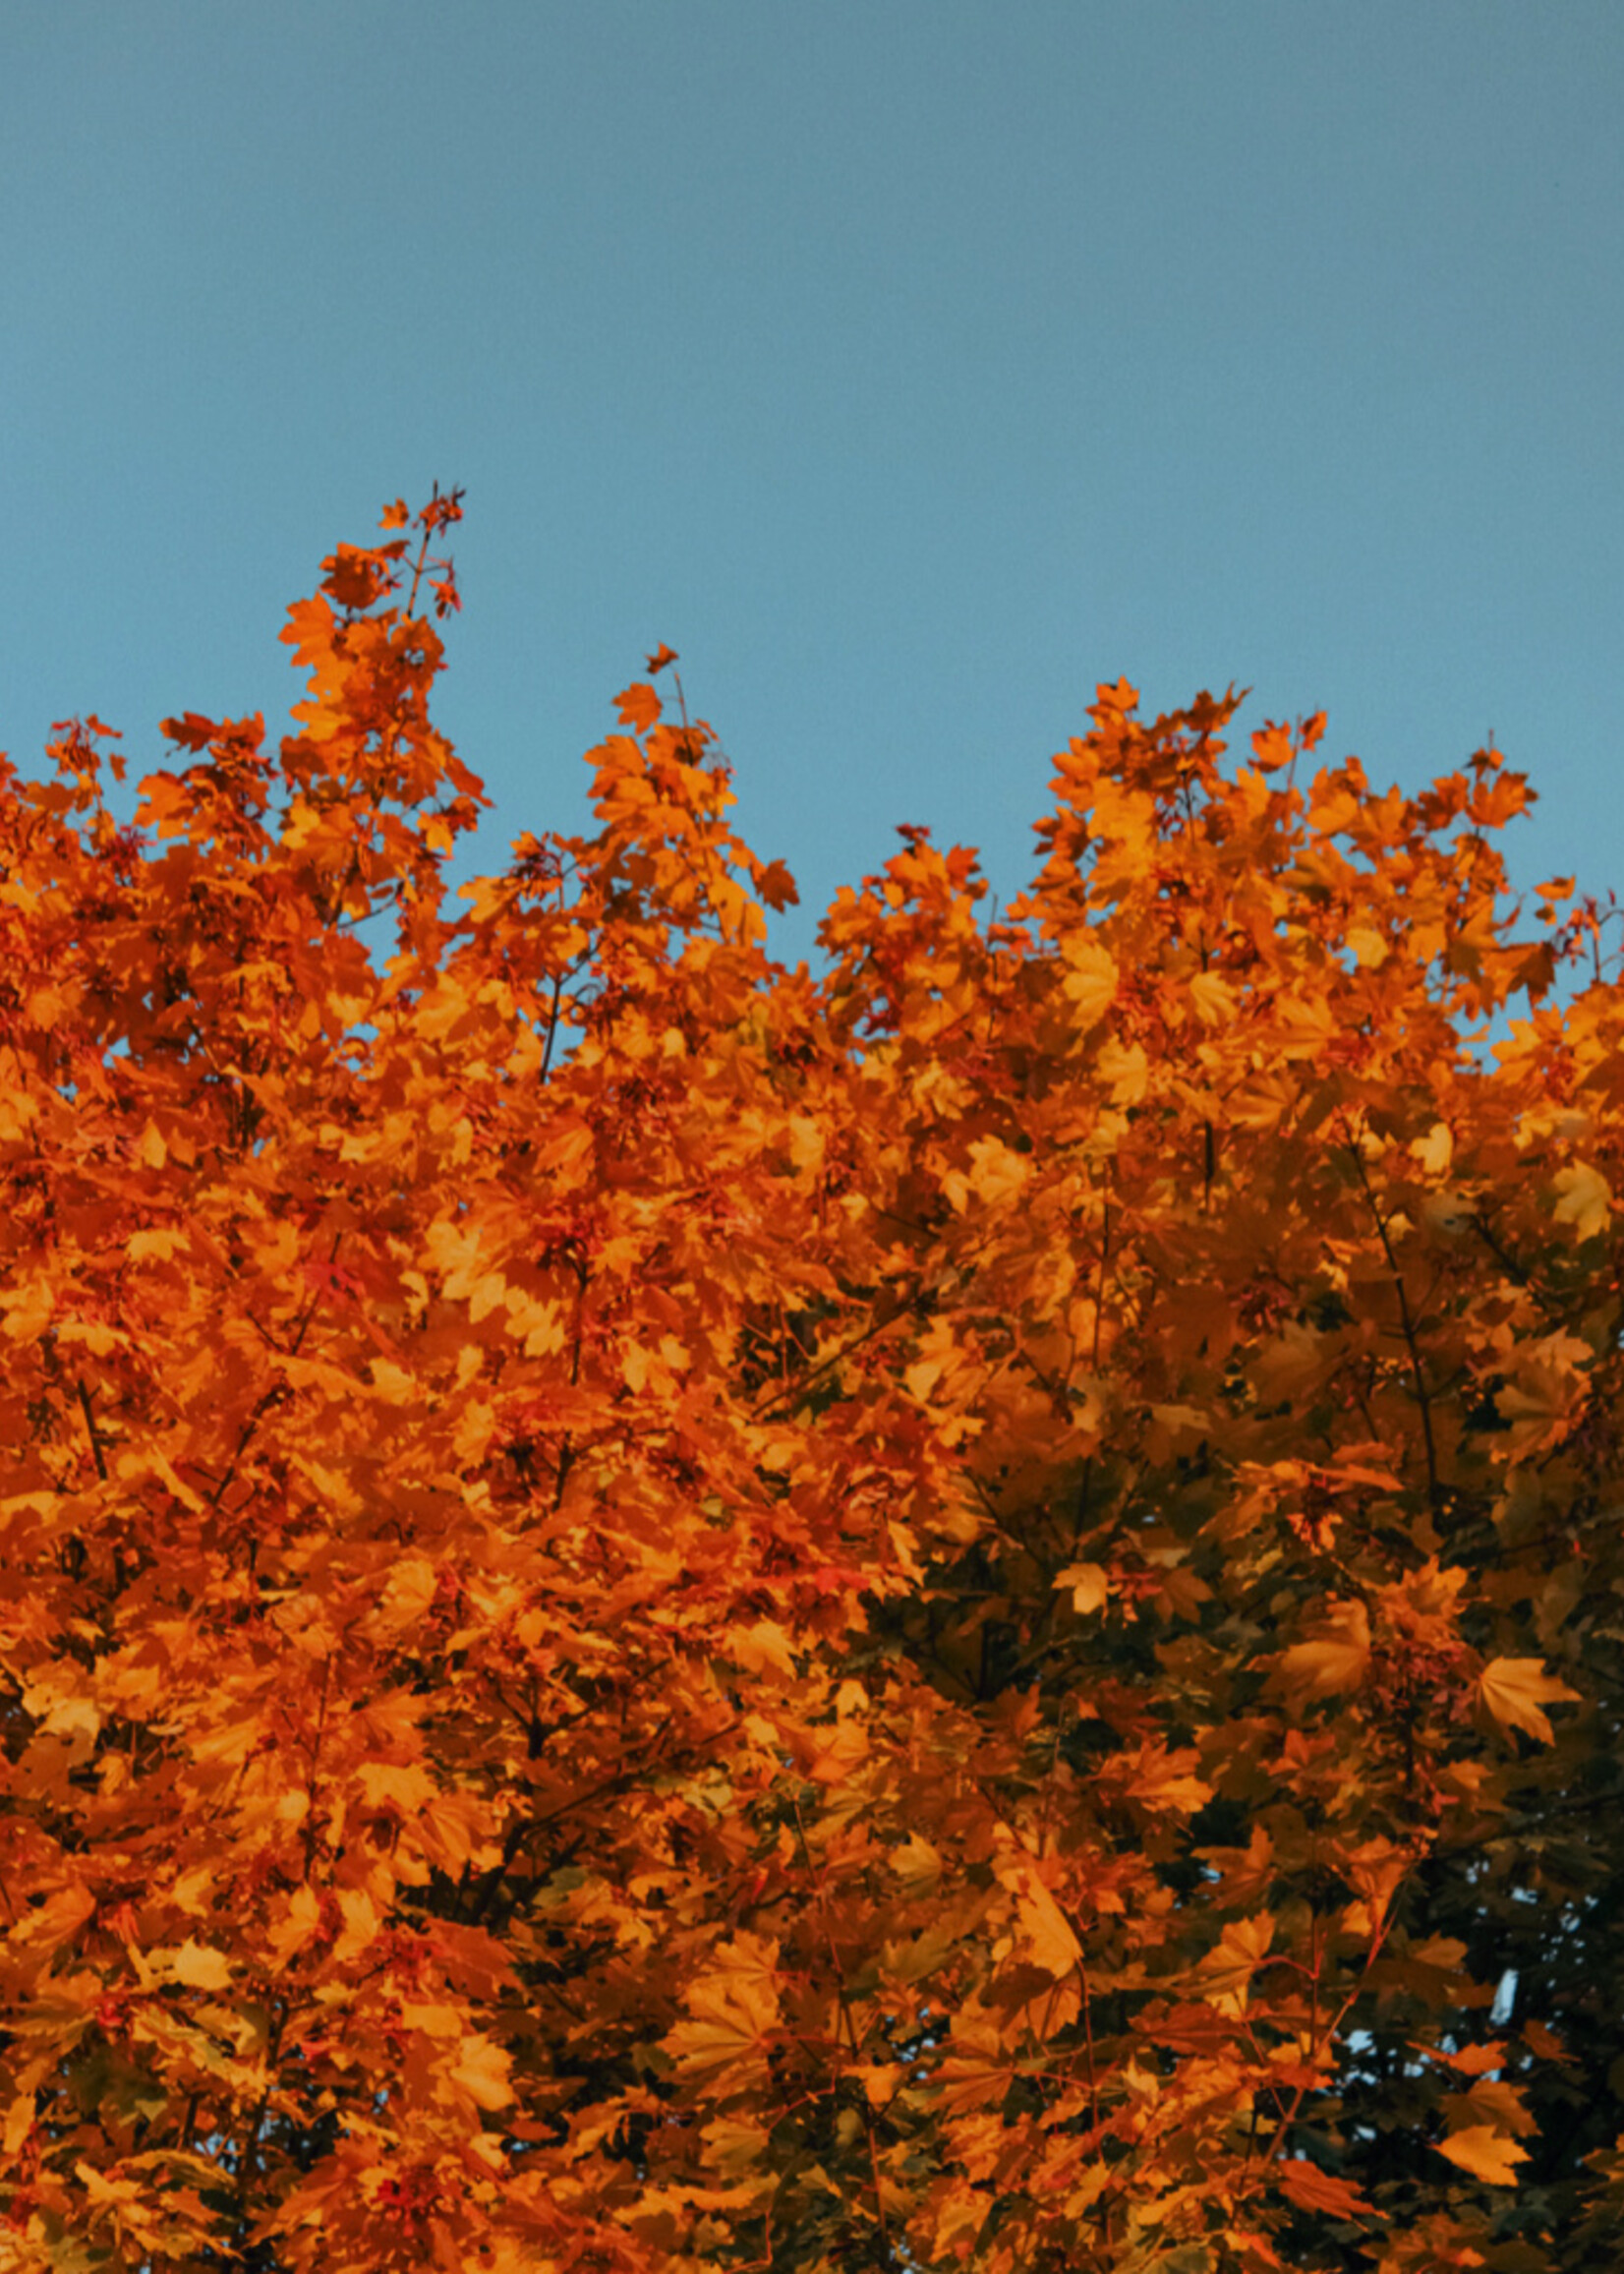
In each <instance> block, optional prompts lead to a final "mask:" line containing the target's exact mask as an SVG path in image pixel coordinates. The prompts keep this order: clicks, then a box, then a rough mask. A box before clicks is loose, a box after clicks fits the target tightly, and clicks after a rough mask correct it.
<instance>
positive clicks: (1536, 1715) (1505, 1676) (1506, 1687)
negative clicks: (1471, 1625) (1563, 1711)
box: [1478, 1659, 1579, 1745]
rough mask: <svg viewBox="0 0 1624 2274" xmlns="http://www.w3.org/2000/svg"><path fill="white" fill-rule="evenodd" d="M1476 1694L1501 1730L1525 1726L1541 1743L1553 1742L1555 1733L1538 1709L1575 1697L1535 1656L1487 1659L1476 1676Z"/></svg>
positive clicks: (1574, 1693) (1571, 1699)
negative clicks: (1528, 1657)
mask: <svg viewBox="0 0 1624 2274" xmlns="http://www.w3.org/2000/svg"><path fill="white" fill-rule="evenodd" d="M1478 1695H1479V1698H1480V1699H1481V1700H1482V1702H1483V1704H1484V1706H1485V1707H1486V1708H1487V1709H1488V1711H1489V1713H1490V1714H1492V1715H1493V1717H1494V1719H1495V1720H1496V1721H1498V1722H1499V1724H1500V1726H1501V1728H1502V1729H1526V1730H1527V1731H1528V1733H1529V1735H1530V1736H1531V1737H1537V1738H1538V1740H1539V1742H1540V1744H1541V1745H1550V1744H1554V1742H1555V1739H1556V1732H1555V1730H1554V1729H1553V1728H1552V1727H1551V1725H1550V1722H1549V1720H1547V1719H1546V1717H1545V1715H1544V1714H1543V1713H1541V1711H1540V1708H1541V1707H1542V1706H1549V1705H1554V1704H1557V1703H1559V1702H1571V1703H1577V1702H1578V1699H1579V1692H1578V1691H1577V1690H1570V1689H1569V1687H1568V1685H1567V1683H1566V1682H1561V1681H1558V1680H1557V1678H1556V1676H1555V1675H1554V1674H1547V1673H1546V1671H1545V1668H1544V1662H1543V1661H1542V1660H1539V1659H1490V1660H1489V1662H1488V1663H1487V1665H1486V1666H1484V1668H1483V1670H1482V1672H1481V1673H1480V1674H1479V1676H1478Z"/></svg>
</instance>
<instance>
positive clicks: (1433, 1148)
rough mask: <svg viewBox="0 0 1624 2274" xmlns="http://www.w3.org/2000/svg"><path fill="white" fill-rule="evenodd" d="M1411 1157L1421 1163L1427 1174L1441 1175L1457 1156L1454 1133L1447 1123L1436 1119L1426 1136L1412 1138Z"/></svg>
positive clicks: (1424, 1172)
mask: <svg viewBox="0 0 1624 2274" xmlns="http://www.w3.org/2000/svg"><path fill="white" fill-rule="evenodd" d="M1410 1157H1411V1158H1412V1160H1414V1161H1416V1162H1418V1163H1419V1164H1420V1166H1421V1170H1422V1172H1423V1174H1425V1175H1426V1176H1429V1177H1441V1176H1442V1175H1443V1173H1444V1171H1445V1169H1447V1168H1448V1166H1449V1164H1450V1162H1451V1161H1452V1160H1453V1159H1454V1158H1455V1138H1454V1135H1453V1133H1452V1132H1451V1131H1450V1129H1449V1128H1448V1126H1447V1125H1446V1124H1445V1123H1443V1122H1441V1121H1435V1122H1434V1123H1433V1124H1432V1127H1431V1128H1430V1129H1429V1130H1428V1131H1427V1133H1426V1135H1425V1137H1415V1138H1413V1139H1412V1141H1411V1145H1410Z"/></svg>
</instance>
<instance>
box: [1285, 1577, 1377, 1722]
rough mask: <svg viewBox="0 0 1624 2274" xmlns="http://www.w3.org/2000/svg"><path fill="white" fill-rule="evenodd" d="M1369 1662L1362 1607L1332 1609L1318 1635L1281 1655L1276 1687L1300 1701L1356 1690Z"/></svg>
mask: <svg viewBox="0 0 1624 2274" xmlns="http://www.w3.org/2000/svg"><path fill="white" fill-rule="evenodd" d="M1369 1662H1370V1620H1369V1614H1368V1613H1367V1612H1366V1610H1365V1608H1364V1605H1363V1603H1361V1602H1359V1601H1358V1600H1357V1599H1356V1600H1355V1601H1353V1602H1351V1603H1335V1604H1333V1605H1332V1606H1331V1608H1330V1610H1329V1612H1328V1613H1327V1615H1326V1617H1325V1619H1324V1620H1323V1622H1322V1623H1321V1625H1320V1628H1319V1631H1318V1633H1317V1634H1315V1635H1313V1636H1312V1637H1311V1638H1310V1639H1309V1640H1308V1641H1306V1642H1300V1643H1293V1644H1292V1646H1291V1648H1290V1650H1287V1651H1282V1652H1281V1654H1280V1663H1279V1665H1278V1667H1277V1668H1276V1669H1275V1673H1274V1676H1273V1682H1272V1685H1271V1686H1273V1687H1277V1688H1281V1689H1284V1690H1286V1691H1287V1692H1288V1693H1289V1694H1290V1695H1291V1696H1293V1697H1294V1698H1299V1699H1307V1698H1329V1697H1334V1696H1336V1695H1337V1693H1338V1692H1339V1691H1342V1690H1353V1689H1357V1688H1358V1687H1359V1685H1360V1683H1361V1682H1362V1681H1363V1679H1364V1669H1365V1667H1366V1666H1367V1665H1368V1664H1369Z"/></svg>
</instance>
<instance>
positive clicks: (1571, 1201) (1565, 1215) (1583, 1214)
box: [1553, 1161, 1613, 1240]
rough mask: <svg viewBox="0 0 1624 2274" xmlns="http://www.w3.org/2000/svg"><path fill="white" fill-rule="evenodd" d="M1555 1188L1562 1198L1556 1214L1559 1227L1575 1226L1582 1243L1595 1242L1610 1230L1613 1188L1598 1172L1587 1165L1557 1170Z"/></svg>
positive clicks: (1555, 1210)
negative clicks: (1564, 1225) (1608, 1225)
mask: <svg viewBox="0 0 1624 2274" xmlns="http://www.w3.org/2000/svg"><path fill="white" fill-rule="evenodd" d="M1555 1184H1556V1190H1557V1191H1558V1193H1560V1194H1561V1195H1562V1196H1561V1198H1560V1199H1559V1200H1558V1201H1557V1203H1556V1206H1555V1209H1554V1211H1553V1213H1554V1215H1555V1217H1556V1221H1557V1222H1558V1223H1559V1224H1571V1225H1572V1226H1573V1228H1574V1230H1575V1231H1576V1232H1577V1233H1578V1234H1579V1237H1580V1239H1581V1240H1594V1239H1595V1236H1596V1234H1597V1233H1598V1232H1604V1231H1605V1230H1606V1229H1607V1219H1608V1216H1609V1215H1610V1213H1611V1210H1612V1198H1613V1196H1612V1188H1611V1187H1610V1186H1609V1185H1608V1183H1607V1180H1606V1178H1605V1177H1603V1176H1602V1175H1600V1173H1599V1172H1598V1171H1597V1170H1595V1169H1593V1168H1592V1167H1591V1166H1590V1164H1589V1163H1588V1162H1586V1161H1575V1162H1574V1163H1573V1164H1572V1166H1571V1167H1569V1168H1565V1169H1558V1170H1557V1172H1556V1177H1555Z"/></svg>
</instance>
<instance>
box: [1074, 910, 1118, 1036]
mask: <svg viewBox="0 0 1624 2274" xmlns="http://www.w3.org/2000/svg"><path fill="white" fill-rule="evenodd" d="M1066 964H1067V970H1066V976H1065V978H1064V979H1063V980H1062V981H1061V992H1062V993H1063V994H1064V995H1065V997H1066V999H1067V1001H1068V1002H1069V1003H1070V1004H1071V1006H1072V1009H1073V1014H1074V1015H1075V1020H1076V1025H1077V1028H1078V1030H1079V1031H1083V1030H1086V1029H1087V1028H1088V1027H1090V1026H1095V1025H1097V1024H1098V1023H1099V1021H1100V1020H1102V1019H1103V1018H1104V1017H1105V1014H1106V1012H1107V1011H1109V1010H1110V1008H1111V1005H1112V1002H1113V1000H1114V999H1115V996H1116V992H1117V966H1116V964H1115V962H1113V961H1112V959H1111V957H1110V955H1109V954H1108V952H1107V951H1106V950H1105V949H1104V948H1103V947H1101V945H1100V944H1099V942H1098V941H1097V940H1094V939H1090V938H1089V937H1088V936H1087V934H1086V933H1084V934H1083V935H1081V936H1080V937H1078V938H1074V939H1071V940H1068V941H1067V943H1066Z"/></svg>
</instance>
